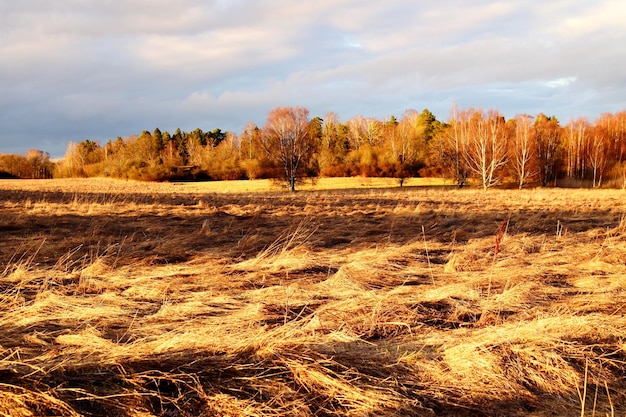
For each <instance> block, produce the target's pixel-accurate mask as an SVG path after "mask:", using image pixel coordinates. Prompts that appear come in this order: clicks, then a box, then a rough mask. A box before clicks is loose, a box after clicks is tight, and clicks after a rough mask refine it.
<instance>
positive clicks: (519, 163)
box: [511, 114, 535, 190]
mask: <svg viewBox="0 0 626 417" xmlns="http://www.w3.org/2000/svg"><path fill="white" fill-rule="evenodd" d="M532 135H533V117H532V116H529V115H527V114H521V115H517V116H516V117H515V134H514V135H513V140H512V146H511V160H512V162H513V170H514V172H515V176H516V177H517V181H518V185H519V189H520V190H521V189H522V188H524V184H525V183H526V181H527V180H528V179H529V178H531V177H532V176H534V175H535V171H533V169H532V167H531V161H532V160H533V158H534V157H535V148H534V146H533V138H532Z"/></svg>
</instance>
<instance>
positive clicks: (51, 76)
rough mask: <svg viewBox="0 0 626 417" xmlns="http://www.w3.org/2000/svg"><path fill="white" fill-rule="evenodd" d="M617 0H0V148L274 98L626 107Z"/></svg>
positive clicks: (208, 115) (442, 115) (257, 117)
mask: <svg viewBox="0 0 626 417" xmlns="http://www.w3.org/2000/svg"><path fill="white" fill-rule="evenodd" d="M625 18H626V2H624V1H623V0H558V1H552V0H541V1H539V0H506V1H504V0H503V1H492V0H438V1H421V0H389V1H381V0H315V1H293V0H169V1H166V0H55V1H50V0H19V1H17V0H0V62H1V64H0V153H24V152H25V151H26V150H28V149H32V148H36V149H41V150H44V151H46V152H49V153H50V154H51V155H52V156H53V157H55V156H62V155H63V154H64V153H65V149H66V146H67V144H68V142H70V141H74V142H79V141H82V140H84V139H92V140H99V141H100V142H101V143H105V142H106V141H108V140H109V139H115V138H116V137H117V136H128V135H131V134H135V133H140V132H141V131H142V130H149V131H152V130H154V128H155V127H159V128H160V129H161V130H168V131H170V132H173V131H174V130H175V129H176V128H177V127H180V128H181V129H182V130H186V131H190V130H193V129H195V128H197V127H199V128H201V129H203V130H213V129H215V128H217V127H219V128H221V129H222V130H229V131H233V132H235V133H240V132H241V131H242V130H243V127H244V126H245V124H246V123H247V122H249V121H252V122H255V123H256V124H258V125H259V126H262V125H263V124H264V123H265V118H266V115H267V112H268V111H269V110H270V109H272V108H274V107H277V106H285V105H290V106H304V107H307V108H308V109H309V110H310V113H311V116H316V115H319V116H322V117H323V115H324V114H325V113H327V112H330V111H333V112H336V113H337V114H338V115H339V117H340V119H341V120H344V121H346V120H348V119H350V118H352V117H354V116H356V115H363V116H366V117H375V118H379V119H384V118H387V117H389V116H390V115H392V114H393V115H396V116H401V115H402V114H403V113H404V111H405V110H407V109H416V110H418V111H421V110H422V109H424V108H428V109H429V110H431V111H432V112H433V113H434V114H435V115H436V116H437V118H438V119H440V120H447V119H448V116H449V112H450V108H451V106H452V105H453V103H455V102H456V103H457V105H458V106H459V107H460V108H466V107H482V108H484V109H491V108H494V109H498V110H500V111H501V112H502V113H503V114H504V115H505V116H506V117H507V118H508V117H513V116H515V114H517V113H528V114H532V115H536V114H538V113H540V112H544V113H548V114H554V115H556V116H557V117H558V118H559V119H560V120H561V121H562V122H563V123H564V124H565V123H567V122H568V121H569V120H570V118H572V117H579V116H586V117H588V118H589V119H590V120H593V119H595V118H596V117H597V116H599V115H600V114H601V113H603V112H617V111H621V110H624V109H625V108H626V25H624V19H625Z"/></svg>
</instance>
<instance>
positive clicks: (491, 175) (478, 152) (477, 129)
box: [465, 110, 507, 190]
mask: <svg viewBox="0 0 626 417" xmlns="http://www.w3.org/2000/svg"><path fill="white" fill-rule="evenodd" d="M466 123H469V126H468V128H469V129H468V130H469V138H468V140H467V148H466V152H465V161H466V164H467V166H468V168H469V169H470V171H472V172H474V173H475V174H476V175H478V176H479V177H480V180H481V183H482V187H483V189H485V190H486V189H487V188H489V187H492V186H494V185H496V184H498V183H499V182H500V179H501V178H500V177H499V171H500V169H501V168H502V167H504V166H505V165H506V163H507V153H506V150H507V133H506V127H505V122H504V117H502V116H501V115H500V114H499V113H498V112H497V111H493V110H492V111H490V112H489V114H488V115H487V116H485V114H484V113H483V112H482V111H481V110H476V111H474V112H473V114H471V116H470V118H469V119H468V120H467V121H466Z"/></svg>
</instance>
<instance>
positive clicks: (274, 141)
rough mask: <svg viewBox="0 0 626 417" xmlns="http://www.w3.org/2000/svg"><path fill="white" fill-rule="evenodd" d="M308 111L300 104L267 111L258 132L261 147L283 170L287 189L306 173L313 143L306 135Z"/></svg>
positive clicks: (311, 156) (294, 185)
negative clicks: (260, 130) (265, 118)
mask: <svg viewBox="0 0 626 417" xmlns="http://www.w3.org/2000/svg"><path fill="white" fill-rule="evenodd" d="M309 136H310V135H309V111H308V110H307V109H305V108H303V107H295V108H293V107H278V108H275V109H273V110H271V111H270V112H269V114H268V116H267V122H266V124H265V126H264V127H263V131H262V134H261V146H262V147H263V149H264V151H265V152H266V154H267V155H268V157H269V158H270V159H271V160H272V161H274V162H275V163H276V164H277V165H278V166H280V167H281V168H282V169H283V170H284V178H285V180H286V181H287V182H288V183H289V189H290V190H291V191H295V187H296V180H297V179H298V178H301V177H304V176H306V175H307V174H310V172H307V169H308V168H309V164H310V162H311V159H312V158H313V154H314V152H315V148H316V143H315V141H314V140H312V139H311V138H310V137H309Z"/></svg>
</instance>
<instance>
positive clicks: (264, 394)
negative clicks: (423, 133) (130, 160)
mask: <svg viewBox="0 0 626 417" xmlns="http://www.w3.org/2000/svg"><path fill="white" fill-rule="evenodd" d="M0 209H1V210H2V216H1V217H0V232H1V233H2V235H1V236H2V237H1V239H2V245H0V262H1V263H0V415H10V416H35V415H62V416H79V415H80V416H100V415H120V416H201V415H223V416H272V415H273V416H285V415H289V416H363V415H372V416H395V415H419V416H422V415H433V416H435V415H438V416H439V415H449V416H458V415H467V416H469V415H472V416H473V415H485V416H499V415H513V416H514V415H519V416H522V415H533V416H548V415H567V416H569V415H583V416H592V415H597V416H604V415H624V414H625V413H626V405H625V404H626V395H625V394H624V393H625V392H626V381H625V380H624V374H625V372H626V343H625V341H624V329H626V317H625V316H624V313H625V310H626V306H625V302H624V299H625V298H624V296H625V295H626V294H625V292H626V290H625V285H626V278H625V277H626V261H624V259H626V256H625V255H626V239H625V238H626V226H625V222H624V218H625V217H624V214H625V213H626V194H624V193H623V192H622V191H579V190H575V191H572V190H528V191H517V190H516V191H498V190H490V191H489V192H486V193H485V192H482V191H475V190H445V189H428V188H424V189H419V188H409V189H378V190H369V189H368V190H362V189H352V190H327V191H304V192H299V193H295V194H290V193H284V192H281V191H270V192H266V193H258V192H231V193H223V192H219V193H218V192H215V193H207V192H205V191H203V190H202V189H201V186H199V185H194V184H182V185H173V184H149V185H146V184H137V183H132V182H121V181H119V182H118V181H94V180H84V181H78V182H76V183H74V182H64V181H60V182H56V181H44V182H28V181H3V182H0ZM504 221H506V224H507V228H506V230H504V229H502V228H501V227H500V226H501V225H502V224H503V222H504ZM498 230H500V236H499V237H498ZM496 242H497V243H496ZM496 246H497V249H496Z"/></svg>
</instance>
